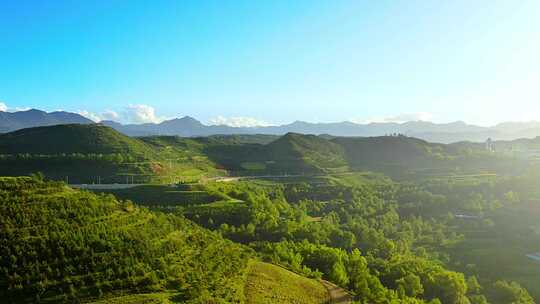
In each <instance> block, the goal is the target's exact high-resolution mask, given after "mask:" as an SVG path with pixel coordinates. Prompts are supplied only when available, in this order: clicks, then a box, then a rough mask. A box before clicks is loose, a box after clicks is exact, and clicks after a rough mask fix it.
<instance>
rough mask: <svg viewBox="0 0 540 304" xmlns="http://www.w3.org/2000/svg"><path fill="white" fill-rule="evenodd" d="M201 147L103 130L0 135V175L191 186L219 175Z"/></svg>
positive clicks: (99, 127) (45, 129) (190, 142)
mask: <svg viewBox="0 0 540 304" xmlns="http://www.w3.org/2000/svg"><path fill="white" fill-rule="evenodd" d="M202 146H203V145H202V144H200V143H198V142H196V141H193V140H190V139H182V138H178V137H148V138H131V137H128V136H125V135H123V134H121V133H119V132H117V131H115V130H114V129H112V128H110V127H106V126H102V125H96V124H93V125H56V126H49V127H38V128H29V129H23V130H19V131H16V132H12V133H7V134H2V135H0V175H7V176H21V175H28V174H30V173H33V172H38V171H41V172H43V173H44V174H45V176H47V177H48V178H52V179H55V180H68V181H69V183H90V184H91V183H126V182H130V183H147V182H174V181H195V180H199V179H200V178H201V177H203V176H207V175H210V176H212V175H214V176H215V175H223V173H220V172H219V171H218V170H217V169H216V168H215V165H214V164H213V163H212V162H211V161H209V160H208V159H207V157H205V156H204V155H203V154H202V152H201V151H202Z"/></svg>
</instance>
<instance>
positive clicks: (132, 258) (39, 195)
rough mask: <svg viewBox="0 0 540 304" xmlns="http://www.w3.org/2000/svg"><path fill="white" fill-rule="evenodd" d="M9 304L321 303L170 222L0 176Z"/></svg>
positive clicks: (2, 266)
mask: <svg viewBox="0 0 540 304" xmlns="http://www.w3.org/2000/svg"><path fill="white" fill-rule="evenodd" d="M0 198H1V200H0V201H1V203H0V228H1V229H0V257H1V258H0V270H1V271H0V299H1V300H2V301H7V302H9V303H30V302H32V303H37V302H40V303H64V302H92V303H124V304H125V303H133V304H135V303H246V304H258V303H291V301H294V302H295V303H305V304H315V303H327V300H328V299H329V296H330V294H329V292H328V291H327V289H326V287H325V285H323V284H322V283H321V282H319V281H316V280H313V279H308V278H305V277H302V276H300V275H298V274H295V273H292V272H290V271H288V270H286V269H284V268H281V267H278V266H275V265H271V264H267V263H262V262H260V261H258V260H257V258H256V256H255V254H254V252H253V251H252V250H251V249H249V248H248V247H245V246H242V245H239V244H235V243H233V242H232V241H229V240H226V239H223V238H222V237H221V236H220V235H219V234H216V233H213V232H210V231H209V230H206V229H203V228H201V227H199V226H197V225H196V224H194V223H192V222H190V221H189V220H186V219H185V218H184V217H181V216H176V215H172V214H163V213H159V212H152V211H149V210H147V209H145V208H139V207H137V206H135V205H133V204H132V203H131V202H130V201H119V200H117V199H115V198H114V197H113V196H111V195H105V194H102V195H96V194H92V193H90V192H84V191H78V190H73V189H71V188H69V187H67V186H65V185H64V184H63V183H58V182H43V181H41V180H39V179H37V178H29V177H20V178H9V177H3V178H0Z"/></svg>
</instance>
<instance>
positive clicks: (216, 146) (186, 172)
mask: <svg viewBox="0 0 540 304" xmlns="http://www.w3.org/2000/svg"><path fill="white" fill-rule="evenodd" d="M495 143H496V146H497V147H498V146H501V147H502V146H504V147H509V146H510V147H512V146H518V145H519V146H520V147H528V148H531V149H533V148H534V147H536V145H535V144H534V140H521V141H514V142H511V143H505V142H495ZM509 156H512V155H506V154H494V153H488V152H487V151H486V150H485V148H484V147H483V146H482V145H480V144H468V143H459V144H452V145H445V144H434V143H429V142H426V141H424V140H421V139H416V138H412V137H407V136H404V135H399V136H381V137H333V136H329V135H321V136H315V135H303V134H298V133H287V134H285V135H283V136H281V137H268V136H263V135H252V136H249V135H242V136H210V137H198V138H184V137H178V136H147V137H138V138H132V137H128V136H126V135H123V134H121V133H120V132H118V131H116V130H114V129H113V128H110V127H106V126H103V125H99V124H93V125H75V124H72V125H57V126H48V127H36V128H29V129H22V130H18V131H15V132H11V133H6V134H2V135H0V174H2V175H8V176H18V175H28V174H30V173H32V172H37V171H42V172H43V173H45V175H46V176H48V177H49V178H53V179H66V180H67V179H69V180H70V182H71V183H100V182H101V183H112V182H116V183H123V182H126V181H128V182H130V183H134V182H137V183H147V182H158V183H164V182H165V183H174V182H194V181H199V180H201V179H204V178H210V177H219V176H226V175H233V176H262V175H314V174H319V175H320V174H331V173H345V172H348V171H367V170H370V171H375V172H382V173H385V174H387V175H390V176H391V177H395V178H401V177H407V176H408V174H409V173H410V172H413V171H418V170H427V171H430V170H431V171H434V170H435V171H437V170H439V171H440V170H444V171H446V172H451V171H455V172H462V173H463V172H477V171H482V172H484V171H490V170H491V171H493V170H495V169H497V170H507V169H508V168H510V167H512V166H513V167H514V168H522V166H521V165H519V166H516V163H511V162H510V160H511V159H513V158H512V157H509ZM516 161H517V160H516Z"/></svg>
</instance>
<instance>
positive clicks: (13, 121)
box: [0, 109, 94, 133]
mask: <svg viewBox="0 0 540 304" xmlns="http://www.w3.org/2000/svg"><path fill="white" fill-rule="evenodd" d="M75 123H76V124H91V123H94V122H93V121H92V120H90V119H88V118H85V117H84V116H82V115H79V114H76V113H70V112H64V111H56V112H50V113H47V112H44V111H40V110H36V109H31V110H27V111H18V112H2V111H0V132H2V133H5V132H11V131H16V130H19V129H25V128H31V127H42V126H52V125H59V124H75Z"/></svg>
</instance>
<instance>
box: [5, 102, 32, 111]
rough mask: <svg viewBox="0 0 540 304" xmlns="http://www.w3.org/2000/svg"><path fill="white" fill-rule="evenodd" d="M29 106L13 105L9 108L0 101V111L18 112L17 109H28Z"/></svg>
mask: <svg viewBox="0 0 540 304" xmlns="http://www.w3.org/2000/svg"><path fill="white" fill-rule="evenodd" d="M28 110H30V108H29V107H15V108H10V107H8V106H7V104H6V103H5V102H2V101H0V112H19V111H28Z"/></svg>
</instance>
